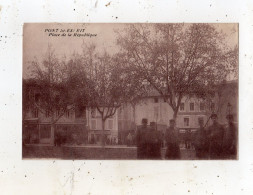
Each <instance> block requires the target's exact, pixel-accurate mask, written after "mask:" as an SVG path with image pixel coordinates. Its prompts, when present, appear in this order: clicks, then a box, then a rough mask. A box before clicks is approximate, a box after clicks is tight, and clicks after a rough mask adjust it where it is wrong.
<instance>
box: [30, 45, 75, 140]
mask: <svg viewBox="0 0 253 195" xmlns="http://www.w3.org/2000/svg"><path fill="white" fill-rule="evenodd" d="M77 66H79V65H78V62H77V61H75V60H73V59H71V60H69V61H68V62H67V61H66V58H63V59H62V60H59V59H58V58H57V57H56V55H55V52H54V50H53V49H52V46H51V45H49V46H48V50H47V53H46V55H45V57H44V59H43V62H42V63H40V62H38V61H37V60H34V61H32V63H31V68H32V72H31V76H32V78H33V80H34V82H35V83H36V89H35V91H36V93H37V95H38V98H37V101H34V102H30V103H31V104H33V107H35V108H37V109H38V110H39V112H41V113H43V114H44V115H46V116H47V117H49V118H50V126H51V134H52V138H53V139H52V140H54V132H55V124H56V122H57V121H58V120H59V119H60V118H61V117H62V116H63V115H64V114H65V113H66V112H68V111H70V110H73V109H74V108H75V104H76V97H77V94H76V93H77V90H76V89H77V87H78V78H79V75H78V73H79V72H78V71H76V70H79V68H77Z"/></svg>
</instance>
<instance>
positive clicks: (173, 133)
mask: <svg viewBox="0 0 253 195" xmlns="http://www.w3.org/2000/svg"><path fill="white" fill-rule="evenodd" d="M165 140H166V144H167V150H166V156H165V158H166V159H180V148H179V132H178V129H177V128H176V127H175V120H173V119H171V120H170V126H169V128H167V129H166V134H165Z"/></svg>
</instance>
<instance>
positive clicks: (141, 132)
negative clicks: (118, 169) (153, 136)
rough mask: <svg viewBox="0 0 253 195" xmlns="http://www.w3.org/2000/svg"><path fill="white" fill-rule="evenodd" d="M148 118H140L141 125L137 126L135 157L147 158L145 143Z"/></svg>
mask: <svg viewBox="0 0 253 195" xmlns="http://www.w3.org/2000/svg"><path fill="white" fill-rule="evenodd" d="M147 124H148V120H147V119H146V118H143V119H142V126H141V127H139V128H138V130H137V133H136V144H137V158H138V159H146V158H147V144H146V133H147V131H148V126H147Z"/></svg>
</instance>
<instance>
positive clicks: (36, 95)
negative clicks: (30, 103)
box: [34, 93, 40, 103]
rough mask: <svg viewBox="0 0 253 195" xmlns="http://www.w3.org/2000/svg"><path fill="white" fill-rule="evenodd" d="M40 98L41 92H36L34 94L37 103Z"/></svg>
mask: <svg viewBox="0 0 253 195" xmlns="http://www.w3.org/2000/svg"><path fill="white" fill-rule="evenodd" d="M39 98H40V94H38V93H36V94H35V95H34V101H35V103H38V102H39Z"/></svg>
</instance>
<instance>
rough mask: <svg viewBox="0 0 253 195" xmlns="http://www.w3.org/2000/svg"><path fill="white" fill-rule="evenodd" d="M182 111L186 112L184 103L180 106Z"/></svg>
mask: <svg viewBox="0 0 253 195" xmlns="http://www.w3.org/2000/svg"><path fill="white" fill-rule="evenodd" d="M180 111H184V103H181V104H180Z"/></svg>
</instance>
